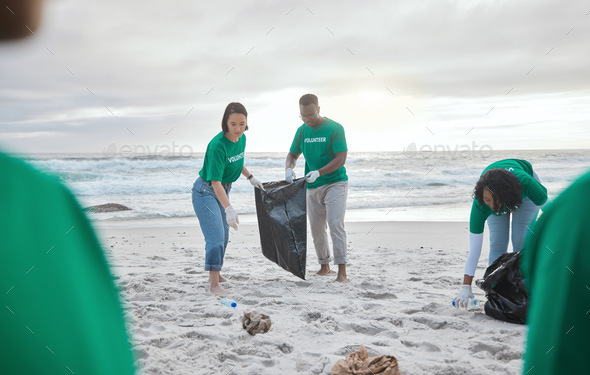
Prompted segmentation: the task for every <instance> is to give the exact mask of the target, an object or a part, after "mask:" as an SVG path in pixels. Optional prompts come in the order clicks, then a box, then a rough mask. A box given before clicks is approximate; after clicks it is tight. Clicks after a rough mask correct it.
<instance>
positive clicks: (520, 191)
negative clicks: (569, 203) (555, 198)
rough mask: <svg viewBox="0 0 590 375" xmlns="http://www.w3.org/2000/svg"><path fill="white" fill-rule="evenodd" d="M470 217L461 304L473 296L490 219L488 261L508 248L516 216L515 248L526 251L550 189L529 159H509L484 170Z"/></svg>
mask: <svg viewBox="0 0 590 375" xmlns="http://www.w3.org/2000/svg"><path fill="white" fill-rule="evenodd" d="M473 197H474V199H473V205H472V206H471V216H470V218H469V255H468V256H467V261H466V263H465V274H464V276H463V286H462V287H461V291H460V292H459V294H458V295H457V297H456V298H455V305H456V306H457V307H465V306H466V305H467V301H468V300H469V298H473V293H472V291H471V284H472V282H473V275H474V274H475V269H476V267H477V262H478V260H479V256H480V254H481V247H482V243H483V229H484V225H485V222H486V221H487V222H488V229H489V230H490V255H489V257H488V258H489V260H488V264H492V262H493V261H494V260H496V258H498V257H499V256H500V255H502V254H504V253H506V251H507V250H508V237H509V228H510V218H511V217H512V251H514V252H516V251H520V250H522V246H523V243H524V239H525V235H526V233H527V231H528V230H530V229H528V228H531V223H532V222H533V221H534V220H535V219H536V218H537V215H538V213H539V206H541V205H543V204H544V203H545V202H546V201H547V189H546V188H545V187H544V186H543V185H541V182H540V180H539V177H538V176H537V174H536V173H535V172H534V171H533V167H532V165H531V163H529V162H528V161H526V160H518V159H506V160H500V161H497V162H494V163H492V164H490V165H489V166H488V167H487V168H486V169H484V171H483V173H482V174H481V177H480V178H479V181H477V184H476V185H475V189H473Z"/></svg>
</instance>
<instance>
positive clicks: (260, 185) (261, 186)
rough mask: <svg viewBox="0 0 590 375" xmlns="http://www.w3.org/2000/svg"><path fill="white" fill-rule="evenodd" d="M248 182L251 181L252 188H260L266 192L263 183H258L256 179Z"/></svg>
mask: <svg viewBox="0 0 590 375" xmlns="http://www.w3.org/2000/svg"><path fill="white" fill-rule="evenodd" d="M248 181H250V183H251V184H252V186H254V187H255V188H259V189H260V190H262V191H266V190H264V186H263V185H262V182H260V181H258V180H257V179H255V178H254V177H252V178H251V179H249V180H248Z"/></svg>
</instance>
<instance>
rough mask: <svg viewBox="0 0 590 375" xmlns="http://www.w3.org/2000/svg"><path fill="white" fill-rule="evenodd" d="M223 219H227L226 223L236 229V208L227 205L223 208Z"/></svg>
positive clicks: (238, 222)
mask: <svg viewBox="0 0 590 375" xmlns="http://www.w3.org/2000/svg"><path fill="white" fill-rule="evenodd" d="M225 221H227V225H229V226H230V227H232V228H234V229H235V230H238V224H240V220H239V219H238V214H237V213H236V210H234V208H233V207H232V206H227V207H226V208H225Z"/></svg>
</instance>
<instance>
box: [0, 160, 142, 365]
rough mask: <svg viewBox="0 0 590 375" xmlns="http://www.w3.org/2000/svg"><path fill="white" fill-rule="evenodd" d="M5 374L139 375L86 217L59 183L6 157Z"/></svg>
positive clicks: (0, 326)
mask: <svg viewBox="0 0 590 375" xmlns="http://www.w3.org/2000/svg"><path fill="white" fill-rule="evenodd" d="M0 170H2V171H3V173H5V174H6V175H7V176H10V178H9V179H6V180H5V181H3V183H2V184H1V185H0V197H2V203H1V206H2V213H1V214H0V228H1V229H0V230H1V238H2V241H1V242H0V291H1V293H0V299H1V301H0V304H2V306H3V309H1V311H0V337H2V341H1V343H0V352H1V353H2V358H3V360H2V365H1V367H2V373H5V374H41V373H43V374H66V373H76V374H82V373H83V374H97V375H98V374H133V373H134V372H135V369H134V359H133V355H132V351H131V345H130V342H129V337H128V335H127V331H126V327H125V321H124V317H123V310H122V307H121V303H120V301H119V294H118V290H117V288H116V287H115V285H114V282H113V277H112V276H111V273H110V271H109V267H108V264H107V261H106V259H105V256H104V253H103V251H102V248H101V246H100V245H99V243H98V240H97V238H96V236H95V234H94V231H93V230H92V228H91V226H90V224H89V222H88V220H87V218H86V216H85V214H84V213H83V212H82V209H81V207H80V206H79V205H78V203H77V202H76V200H75V199H74V197H73V196H72V194H71V193H70V192H69V191H68V190H67V189H66V188H64V187H63V185H61V184H60V183H59V182H58V181H56V180H54V179H53V178H50V177H47V176H44V175H42V174H41V173H39V172H37V171H36V170H34V169H33V168H31V167H29V166H28V165H27V164H25V163H23V162H21V161H19V160H17V159H12V158H9V157H6V156H4V155H2V154H0Z"/></svg>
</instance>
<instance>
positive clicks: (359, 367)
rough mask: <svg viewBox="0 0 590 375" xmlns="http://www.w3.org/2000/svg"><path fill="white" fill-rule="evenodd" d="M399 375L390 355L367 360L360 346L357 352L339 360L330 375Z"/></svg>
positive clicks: (365, 352) (366, 354) (367, 357)
mask: <svg viewBox="0 0 590 375" xmlns="http://www.w3.org/2000/svg"><path fill="white" fill-rule="evenodd" d="M373 374H380V375H401V372H400V371H399V367H398V365H397V359H395V357H394V356H391V355H380V356H378V357H371V358H369V354H368V353H367V349H365V347H364V346H363V345H361V347H360V350H359V351H358V352H354V353H351V354H349V355H347V356H346V359H340V360H338V362H336V364H335V365H334V367H332V375H373Z"/></svg>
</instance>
